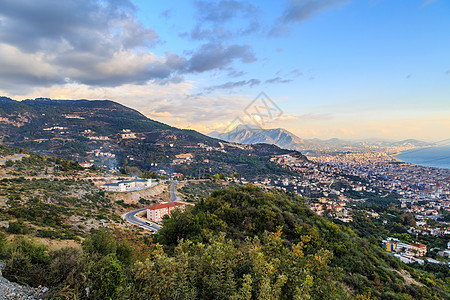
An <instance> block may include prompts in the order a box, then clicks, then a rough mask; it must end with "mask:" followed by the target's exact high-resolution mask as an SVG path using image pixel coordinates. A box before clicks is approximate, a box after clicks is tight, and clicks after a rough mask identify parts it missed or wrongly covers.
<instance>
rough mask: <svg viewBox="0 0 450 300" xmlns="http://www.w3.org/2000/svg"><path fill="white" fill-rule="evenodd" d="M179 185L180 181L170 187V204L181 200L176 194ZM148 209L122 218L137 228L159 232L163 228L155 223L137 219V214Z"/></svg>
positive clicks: (132, 212) (135, 211)
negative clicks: (176, 187) (176, 186)
mask: <svg viewBox="0 0 450 300" xmlns="http://www.w3.org/2000/svg"><path fill="white" fill-rule="evenodd" d="M177 183H178V181H172V184H171V186H170V201H169V202H175V201H178V200H179V198H178V197H177V195H176V193H175V185H176V184H177ZM146 209H147V208H141V209H137V210H133V211H130V212H127V213H126V214H123V215H122V218H124V219H125V220H127V222H129V223H131V224H134V225H137V226H139V227H141V228H144V229H147V230H151V231H153V232H157V231H158V230H160V229H161V226H159V225H156V224H155V223H152V222H150V221H144V220H141V219H139V218H137V217H136V214H138V213H139V212H141V211H144V210H146Z"/></svg>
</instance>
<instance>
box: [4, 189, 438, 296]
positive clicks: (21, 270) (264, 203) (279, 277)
mask: <svg viewBox="0 0 450 300" xmlns="http://www.w3.org/2000/svg"><path fill="white" fill-rule="evenodd" d="M153 238H157V239H158V241H159V242H160V243H161V244H154V243H153V242H152V241H151V240H150V239H149V238H145V237H142V236H140V237H139V236H138V235H136V234H135V233H134V232H124V231H119V230H116V231H111V230H100V231H96V232H93V233H92V234H91V235H90V236H89V237H88V238H87V239H86V240H85V241H84V242H83V244H82V246H81V249H73V248H66V249H61V250H57V251H49V250H48V249H46V248H45V247H43V246H40V245H37V244H36V243H35V242H33V241H31V240H27V239H24V238H17V239H15V240H13V241H12V242H7V241H6V240H5V239H4V238H2V237H1V236H0V255H1V257H2V260H3V262H4V265H5V269H4V273H5V277H7V278H9V279H11V280H14V281H18V282H21V283H27V284H30V285H34V286H37V285H45V286H47V287H49V288H50V294H51V295H50V296H51V297H52V298H54V299H326V298H330V299H348V298H360V299H373V298H377V299H413V297H414V298H418V299H421V298H422V299H425V298H426V299H433V298H435V299H438V298H439V297H440V298H445V297H446V296H447V294H445V293H446V291H445V290H444V289H443V285H442V283H441V282H438V281H437V280H433V279H432V278H431V277H430V276H428V275H426V274H425V273H418V272H416V273H411V274H412V275H413V277H414V276H415V277H414V278H416V277H417V280H419V281H421V282H422V283H424V284H425V285H424V286H418V285H408V284H406V283H405V282H404V280H403V278H402V277H401V276H400V275H399V274H398V273H397V272H396V271H394V268H397V269H399V270H401V268H402V265H399V263H398V260H396V259H395V258H393V257H391V256H387V255H386V253H385V252H383V250H382V249H381V248H380V247H379V246H377V245H375V244H371V243H368V241H367V240H363V239H359V238H357V237H356V236H355V235H354V233H353V232H352V231H351V230H350V229H345V228H342V227H340V226H337V225H335V224H333V223H331V222H328V221H326V220H325V219H322V218H319V217H317V216H315V215H313V214H312V213H311V212H310V211H309V210H307V209H306V208H305V207H304V206H303V204H301V203H299V202H298V201H297V199H293V198H287V196H286V194H282V193H280V194H275V193H264V192H262V191H261V190H259V189H255V188H253V187H247V188H239V189H234V188H233V189H228V190H225V191H220V192H215V193H213V194H212V196H211V197H209V198H208V199H207V201H203V202H201V203H199V205H198V206H196V208H195V209H187V210H186V212H184V213H174V214H173V216H172V218H171V219H166V220H165V221H164V229H163V230H161V231H160V233H159V234H158V235H157V236H156V237H153ZM411 272H412V271H411ZM417 274H420V276H417Z"/></svg>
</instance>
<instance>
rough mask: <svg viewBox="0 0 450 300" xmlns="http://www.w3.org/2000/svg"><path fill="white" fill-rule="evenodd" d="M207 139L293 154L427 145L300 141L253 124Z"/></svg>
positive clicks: (415, 142) (384, 141) (422, 144)
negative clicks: (263, 145)
mask: <svg viewBox="0 0 450 300" xmlns="http://www.w3.org/2000/svg"><path fill="white" fill-rule="evenodd" d="M208 135H209V136H210V137H215V138H219V139H222V140H225V141H229V142H236V143H241V144H260V143H267V144H273V145H277V146H279V147H281V148H284V149H289V150H296V151H337V150H343V149H346V148H354V149H368V148H405V149H407V148H416V147H425V146H429V145H430V143H427V142H423V141H419V140H414V139H408V140H403V141H394V140H387V139H364V140H354V141H350V140H341V139H338V138H333V139H328V140H320V139H302V138H300V137H298V136H296V135H295V134H293V133H292V132H289V131H288V130H286V129H283V128H275V129H262V128H259V127H257V126H254V125H239V126H237V127H236V128H235V129H233V130H231V131H229V132H224V133H220V132H217V131H213V132H211V133H209V134H208Z"/></svg>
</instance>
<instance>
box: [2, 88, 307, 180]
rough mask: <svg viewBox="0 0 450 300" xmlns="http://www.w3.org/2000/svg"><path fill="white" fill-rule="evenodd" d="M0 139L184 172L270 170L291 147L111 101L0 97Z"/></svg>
mask: <svg viewBox="0 0 450 300" xmlns="http://www.w3.org/2000/svg"><path fill="white" fill-rule="evenodd" d="M0 140H1V142H2V143H3V144H5V145H7V146H12V147H23V148H25V149H28V150H32V151H36V152H40V153H44V154H48V155H53V156H58V157H61V158H65V159H71V160H75V161H78V162H82V161H89V162H93V163H95V164H97V165H99V166H105V167H109V168H124V167H137V168H139V169H140V170H153V171H157V170H161V169H163V170H166V171H168V172H180V173H183V174H185V175H198V174H201V173H205V172H207V173H213V174H214V173H228V174H229V173H230V172H231V173H232V172H235V171H236V172H238V173H239V174H243V175H244V174H248V175H255V174H256V173H258V172H260V173H263V172H264V171H267V172H269V171H268V170H267V169H265V168H268V167H269V164H268V162H269V158H270V157H271V156H272V155H280V154H286V153H291V152H292V151H288V150H285V149H280V148H279V147H277V146H274V145H269V144H258V145H253V146H239V145H231V144H228V143H226V142H224V141H220V140H218V139H216V138H212V137H208V136H206V135H203V134H201V133H199V132H197V131H194V130H184V129H178V128H175V127H172V126H169V125H166V124H163V123H160V122H158V121H154V120H151V119H149V118H147V117H146V116H144V115H143V114H141V113H140V112H138V111H136V110H134V109H132V108H129V107H126V106H123V105H121V104H119V103H116V102H114V101H109V100H51V99H47V98H38V99H34V100H24V101H15V100H12V99H10V98H6V97H0ZM295 155H297V156H299V157H300V156H302V155H301V154H300V153H296V154H295ZM270 167H272V166H270ZM271 172H273V171H271ZM275 172H276V171H275Z"/></svg>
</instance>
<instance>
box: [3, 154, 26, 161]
mask: <svg viewBox="0 0 450 300" xmlns="http://www.w3.org/2000/svg"><path fill="white" fill-rule="evenodd" d="M24 156H25V154H19V155H17V156H15V157H11V158H7V159H3V160H0V163H3V162H7V161H8V160H16V159H20V158H22V157H24Z"/></svg>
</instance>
